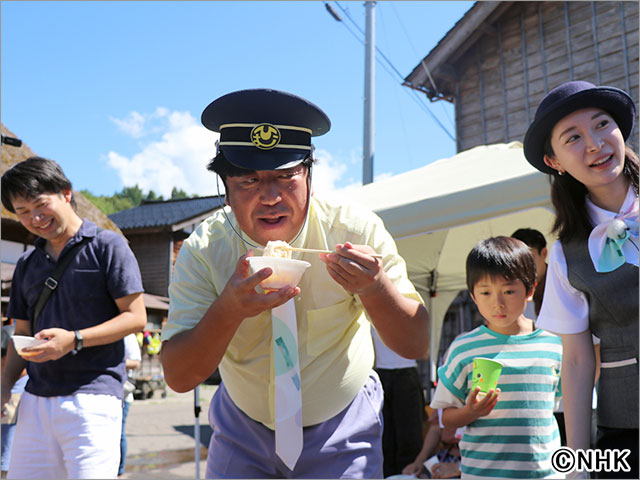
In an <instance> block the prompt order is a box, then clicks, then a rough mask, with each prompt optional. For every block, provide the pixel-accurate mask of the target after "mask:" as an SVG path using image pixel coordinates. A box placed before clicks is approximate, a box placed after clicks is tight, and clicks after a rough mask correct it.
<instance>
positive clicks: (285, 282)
mask: <svg viewBox="0 0 640 480" xmlns="http://www.w3.org/2000/svg"><path fill="white" fill-rule="evenodd" d="M247 260H248V261H249V266H250V267H251V271H252V272H253V273H256V272H258V271H259V270H262V269H263V268H266V267H269V268H270V269H271V270H272V271H273V273H272V274H271V276H270V277H269V278H266V279H264V280H263V281H262V282H260V287H262V288H263V289H265V290H280V289H281V288H286V287H289V286H295V285H297V284H298V282H300V279H301V278H302V274H303V273H304V271H305V270H306V269H307V268H309V267H310V266H311V264H310V263H309V262H305V261H304V260H294V259H291V258H281V257H265V256H262V257H249V258H248V259H247Z"/></svg>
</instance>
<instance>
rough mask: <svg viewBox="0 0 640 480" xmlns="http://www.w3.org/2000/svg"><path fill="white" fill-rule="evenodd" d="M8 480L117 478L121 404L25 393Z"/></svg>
mask: <svg viewBox="0 0 640 480" xmlns="http://www.w3.org/2000/svg"><path fill="white" fill-rule="evenodd" d="M19 408H20V410H19V414H18V415H19V416H18V418H19V421H18V424H17V426H16V433H15V437H14V439H13V448H12V451H11V462H10V465H9V472H8V476H7V477H8V478H116V477H117V474H118V464H119V462H120V431H121V429H122V400H119V399H118V398H117V397H114V396H112V395H92V394H86V393H78V394H75V395H68V396H64V397H39V396H36V395H32V394H30V393H28V392H24V393H23V394H22V400H21V402H20V407H19Z"/></svg>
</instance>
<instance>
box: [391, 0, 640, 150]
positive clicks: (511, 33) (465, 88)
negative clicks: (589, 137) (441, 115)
mask: <svg viewBox="0 0 640 480" xmlns="http://www.w3.org/2000/svg"><path fill="white" fill-rule="evenodd" d="M639 20H640V19H639V16H638V2H637V1H622V2H610V1H598V2H582V1H576V2H574V1H571V2H554V1H551V2H547V1H541V2H476V3H475V4H474V5H473V7H472V8H471V9H469V11H468V12H467V13H466V14H465V15H464V16H463V17H462V18H461V19H460V20H459V21H458V22H457V23H456V25H455V26H454V27H453V28H452V29H451V30H450V31H449V32H448V33H447V34H446V35H445V37H443V38H442V39H441V40H440V41H439V42H438V44H437V45H436V46H435V47H434V48H433V50H431V52H429V54H428V55H427V56H426V57H425V58H424V59H423V60H422V61H421V62H420V63H419V64H418V65H417V66H416V67H415V68H414V70H413V71H412V72H411V73H410V74H409V75H408V76H407V77H406V79H405V83H404V85H406V86H408V87H410V88H414V89H417V90H420V91H422V92H424V93H425V94H426V95H427V96H428V97H429V99H430V100H432V101H436V100H445V101H449V102H453V103H454V104H455V117H456V120H455V123H456V143H457V145H456V146H457V150H458V151H462V150H467V149H469V148H471V147H474V146H477V145H482V144H492V143H499V142H505V143H506V142H510V141H513V140H518V141H522V140H523V138H524V134H525V132H526V129H527V127H528V125H529V123H530V122H531V121H532V120H533V117H534V115H535V111H536V108H537V106H538V104H539V103H540V100H542V97H543V96H544V95H545V94H546V93H547V92H549V91H550V90H551V89H553V88H554V87H556V86H557V85H559V84H561V83H564V82H567V81H570V80H586V81H589V82H592V83H594V84H596V85H610V86H614V87H618V88H621V89H623V90H625V91H626V92H628V93H629V94H630V95H631V97H632V98H633V99H634V101H635V102H636V104H637V105H640V104H639V103H638V100H639V92H638V82H639V78H638V55H639V51H638V24H639ZM630 144H631V146H632V147H633V148H634V149H635V150H636V151H637V150H638V124H637V123H636V126H635V128H634V131H633V133H632V135H631V141H630Z"/></svg>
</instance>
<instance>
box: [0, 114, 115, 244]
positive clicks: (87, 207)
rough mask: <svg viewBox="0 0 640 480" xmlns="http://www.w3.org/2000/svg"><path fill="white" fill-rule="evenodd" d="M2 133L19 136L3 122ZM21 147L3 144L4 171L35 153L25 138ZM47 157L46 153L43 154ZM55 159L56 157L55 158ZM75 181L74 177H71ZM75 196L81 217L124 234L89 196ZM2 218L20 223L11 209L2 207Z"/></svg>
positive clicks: (78, 193) (75, 194)
mask: <svg viewBox="0 0 640 480" xmlns="http://www.w3.org/2000/svg"><path fill="white" fill-rule="evenodd" d="M1 127H2V134H3V135H5V136H7V137H18V136H17V135H15V134H14V133H13V132H11V131H10V130H9V129H8V128H7V127H5V125H4V124H1ZM18 138H19V137H18ZM22 140H23V142H22V146H21V147H13V146H10V145H2V173H3V174H4V172H6V171H7V170H8V169H9V167H11V166H12V165H14V164H16V163H18V162H21V161H23V160H26V159H27V158H29V157H32V156H34V155H35V153H33V151H32V150H31V149H30V148H29V147H28V146H27V145H26V144H25V142H24V139H22ZM42 156H44V157H46V154H44V155H42ZM53 160H55V159H53ZM70 180H71V182H73V179H70ZM73 194H74V197H75V199H76V203H77V205H78V215H79V216H80V217H81V218H87V219H89V220H91V221H92V222H95V223H96V225H98V226H99V227H101V228H104V229H108V230H113V231H114V232H118V233H119V234H121V235H122V232H121V231H120V229H119V228H118V226H117V225H116V224H115V223H113V222H112V221H111V220H110V219H109V217H107V216H106V215H105V214H104V213H102V212H101V211H100V209H98V207H96V206H94V205H93V204H92V203H91V202H90V201H89V200H87V198H86V197H85V196H84V195H82V194H81V193H80V192H78V191H76V190H74V191H73ZM2 220H3V221H13V222H16V223H19V220H18V217H17V216H16V215H15V214H14V213H11V212H10V211H9V210H7V209H6V208H4V206H3V207H2Z"/></svg>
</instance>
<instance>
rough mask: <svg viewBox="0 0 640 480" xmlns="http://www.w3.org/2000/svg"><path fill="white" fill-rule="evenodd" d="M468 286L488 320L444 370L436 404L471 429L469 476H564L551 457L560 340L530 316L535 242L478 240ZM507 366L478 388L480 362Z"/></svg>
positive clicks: (461, 342) (465, 449) (451, 351)
mask: <svg viewBox="0 0 640 480" xmlns="http://www.w3.org/2000/svg"><path fill="white" fill-rule="evenodd" d="M466 274H467V287H468V289H469V293H470V294H471V298H472V299H473V301H474V302H475V303H476V305H477V306H478V310H479V311H480V314H481V315H482V317H483V318H484V319H485V321H486V325H482V326H480V327H478V328H475V329H474V330H471V331H470V332H468V333H463V334H461V335H459V336H458V337H456V338H455V339H454V340H453V342H452V343H451V345H450V346H449V348H448V350H447V355H446V359H445V362H444V365H443V366H442V367H440V368H439V369H438V385H437V387H436V391H435V394H434V397H433V400H432V401H431V408H434V409H435V408H442V409H443V412H442V424H443V425H444V426H445V427H452V428H460V427H466V429H465V432H464V435H463V436H462V440H460V451H461V454H462V457H461V458H462V462H461V471H462V476H463V477H466V476H469V477H471V478H478V479H479V478H485V479H496V478H531V477H533V478H557V477H558V473H557V472H556V471H555V470H554V468H553V464H552V461H551V459H552V454H553V452H554V451H555V450H557V449H558V448H559V447H560V433H559V432H558V425H557V423H556V420H555V417H554V416H553V410H554V406H555V404H556V403H557V401H558V399H559V397H560V365H561V364H562V344H561V341H560V338H559V337H557V336H556V335H553V334H552V333H549V332H547V331H545V330H541V329H538V328H535V326H534V323H533V321H532V320H531V319H529V318H526V317H525V316H524V310H525V307H526V304H527V302H529V301H530V300H531V296H532V295H533V291H534V288H535V282H536V269H535V262H534V260H533V256H532V255H531V252H530V251H529V247H527V245H525V244H524V243H523V242H521V241H520V240H516V239H515V238H510V237H494V238H489V239H487V240H483V241H481V242H479V243H478V244H477V245H476V246H475V247H474V248H473V250H471V252H470V253H469V255H468V257H467V262H466ZM477 357H482V358H488V359H491V360H496V361H498V362H500V363H502V365H503V366H502V373H501V375H500V377H499V379H498V382H497V386H496V387H495V388H490V389H489V390H488V393H486V394H484V393H483V394H482V395H479V392H480V387H479V386H478V387H475V388H472V373H473V364H474V359H475V358H477Z"/></svg>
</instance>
